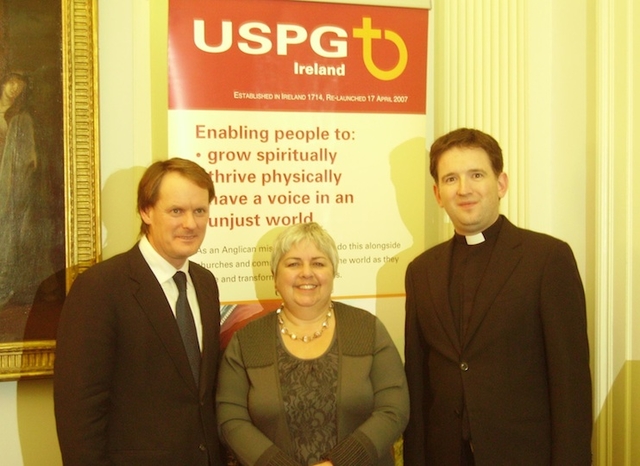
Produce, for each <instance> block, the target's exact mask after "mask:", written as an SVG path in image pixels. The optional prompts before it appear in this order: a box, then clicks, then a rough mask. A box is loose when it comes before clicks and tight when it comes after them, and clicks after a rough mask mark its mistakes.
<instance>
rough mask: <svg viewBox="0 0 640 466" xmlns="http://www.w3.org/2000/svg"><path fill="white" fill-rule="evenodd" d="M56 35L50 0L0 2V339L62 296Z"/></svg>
mask: <svg viewBox="0 0 640 466" xmlns="http://www.w3.org/2000/svg"><path fill="white" fill-rule="evenodd" d="M61 34H62V18H61V5H60V4H58V3H56V2H50V1H44V2H43V1H39V0H4V1H2V3H1V4H0V76H1V77H0V316H1V319H0V342H9V341H19V340H23V339H24V331H25V330H26V328H25V326H26V317H27V316H28V315H29V312H30V309H31V308H32V307H33V306H41V307H43V309H44V308H47V307H51V310H52V311H53V312H55V308H56V307H59V303H60V291H61V290H62V297H64V286H63V287H62V288H60V286H59V285H58V284H57V283H56V280H55V279H52V277H55V275H56V274H55V272H56V271H59V270H64V268H65V256H64V244H65V238H64V214H65V210H64V140H63V137H64V125H63V121H64V120H63V105H62V48H61ZM63 283H64V282H63ZM47 285H49V289H47V288H46V287H47ZM35 299H37V300H38V302H37V303H34V300H35ZM34 330H35V329H34ZM42 330H44V329H42ZM49 330H52V329H49ZM33 337H34V338H39V339H40V338H41V339H48V338H52V337H53V335H50V334H49V335H48V334H47V331H46V330H45V331H43V332H42V334H41V335H38V334H37V333H35V334H34V335H33Z"/></svg>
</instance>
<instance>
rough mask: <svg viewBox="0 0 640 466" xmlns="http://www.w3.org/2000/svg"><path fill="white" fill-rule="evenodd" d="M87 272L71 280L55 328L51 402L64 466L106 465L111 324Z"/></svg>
mask: <svg viewBox="0 0 640 466" xmlns="http://www.w3.org/2000/svg"><path fill="white" fill-rule="evenodd" d="M91 272H92V271H87V272H85V273H83V274H82V275H80V276H79V277H78V278H77V279H76V280H75V282H74V284H73V286H72V288H71V290H70V292H69V294H68V296H67V298H66V300H65V304H64V306H63V310H62V314H61V318H60V323H59V327H58V336H57V338H58V340H57V347H56V360H55V370H54V403H55V405H54V406H55V415H56V426H57V433H58V440H59V443H60V450H61V453H62V459H63V462H64V464H65V465H66V466H75V465H77V466H84V465H89V464H90V465H92V466H99V465H108V464H110V463H109V460H108V456H107V412H108V405H109V384H110V380H111V378H112V371H113V364H114V360H115V352H116V348H115V324H114V314H113V312H112V310H111V309H110V305H109V296H107V293H105V291H104V290H105V287H104V286H101V285H100V284H99V283H98V274H95V273H91Z"/></svg>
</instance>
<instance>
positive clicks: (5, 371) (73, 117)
mask: <svg viewBox="0 0 640 466" xmlns="http://www.w3.org/2000/svg"><path fill="white" fill-rule="evenodd" d="M96 1H97V0H60V8H61V19H62V20H61V23H62V24H61V29H62V30H61V32H60V37H61V52H62V53H61V56H62V60H61V64H62V65H61V68H62V70H61V71H62V88H63V89H62V105H63V107H64V108H63V109H62V115H63V122H62V124H63V133H64V136H63V139H64V141H63V146H64V155H63V157H64V196H65V199H64V211H65V212H64V216H65V218H64V238H65V239H64V242H65V244H64V249H65V252H64V254H65V270H64V282H65V283H64V288H65V289H64V293H65V294H66V292H67V291H68V290H69V287H70V285H71V283H72V282H73V280H74V279H75V277H77V275H78V274H79V273H80V272H82V271H83V270H85V269H86V268H88V267H90V266H91V265H93V264H94V263H95V262H97V260H98V259H99V257H100V241H101V240H100V238H101V235H100V214H99V195H100V178H99V158H98V155H99V151H98V128H99V127H98V91H97V90H98V86H97V80H98V73H97V65H98V61H97V21H96V16H97V5H96ZM56 324H57V321H56V322H55V323H53V324H52V325H56ZM55 346H56V345H55V334H54V335H53V336H52V339H47V340H23V341H19V342H11V343H0V381H4V380H17V379H21V378H35V377H47V376H51V375H52V374H53V363H54V359H55Z"/></svg>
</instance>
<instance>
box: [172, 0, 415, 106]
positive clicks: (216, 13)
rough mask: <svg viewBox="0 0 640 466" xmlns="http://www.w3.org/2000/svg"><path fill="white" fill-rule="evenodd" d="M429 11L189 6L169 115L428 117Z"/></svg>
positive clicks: (179, 27) (176, 43)
mask: <svg viewBox="0 0 640 466" xmlns="http://www.w3.org/2000/svg"><path fill="white" fill-rule="evenodd" d="M427 15H428V10H424V9H412V8H391V7H374V6H359V5H342V4H338V5H336V4H332V5H331V7H330V8H328V7H327V5H326V4H323V3H313V2H311V3H310V2H298V1H290V0H280V1H270V2H264V1H263V0H182V1H180V2H175V4H174V5H173V6H172V14H171V17H170V20H169V37H170V40H169V109H215V110H263V111H264V110H274V111H278V110H281V111H314V112H315V111H329V112H367V113H371V112H374V113H407V114H411V113H415V114H424V113H426V67H425V63H426V56H427V34H426V33H425V31H426V30H427V23H428V16H427Z"/></svg>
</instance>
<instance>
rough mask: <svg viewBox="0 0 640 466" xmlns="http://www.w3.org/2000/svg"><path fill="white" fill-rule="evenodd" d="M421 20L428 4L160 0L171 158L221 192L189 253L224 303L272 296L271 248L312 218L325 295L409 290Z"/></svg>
mask: <svg viewBox="0 0 640 466" xmlns="http://www.w3.org/2000/svg"><path fill="white" fill-rule="evenodd" d="M427 26H428V10H427V9H424V8H397V7H385V6H364V5H353V4H337V3H322V2H303V1H292V0H171V1H170V2H169V60H168V62H169V116H168V121H169V153H170V155H171V156H180V157H184V158H189V159H192V160H194V161H196V162H197V163H199V164H200V165H201V166H203V167H204V168H205V169H206V170H207V171H208V172H209V173H210V174H211V177H212V179H213V181H214V183H215V187H216V199H215V200H214V202H213V203H212V206H211V213H210V219H209V231H208V233H207V239H206V240H205V243H204V244H203V245H202V248H201V250H200V252H199V254H198V255H197V256H195V257H194V259H195V260H196V261H197V262H199V263H201V264H203V265H204V266H206V267H208V268H210V269H211V270H212V271H213V272H214V274H215V275H216V277H217V279H218V284H219V287H220V292H221V298H222V299H223V301H224V302H225V303H226V304H227V305H228V306H227V309H233V310H236V309H237V308H236V305H237V304H242V305H243V306H244V307H243V309H245V312H246V313H249V314H250V313H252V312H256V311H260V309H263V308H266V307H268V306H269V305H270V304H267V303H269V302H270V301H271V300H274V299H276V296H275V294H274V290H273V283H272V280H271V273H270V269H269V265H268V263H269V258H270V252H271V243H272V241H273V239H274V238H275V236H276V235H277V233H278V232H279V231H281V229H282V228H283V227H285V226H287V225H291V224H293V223H297V222H305V221H316V222H318V223H320V224H321V225H322V226H323V227H325V228H326V229H327V230H328V231H329V233H330V234H331V235H332V236H333V238H334V239H335V241H336V243H337V244H338V249H339V252H340V264H339V269H338V274H339V275H338V278H337V279H336V281H335V290H334V297H336V298H343V299H347V300H349V299H355V300H358V299H369V300H371V299H376V298H378V297H384V296H397V295H401V294H402V293H403V291H404V288H403V277H404V270H405V268H406V265H407V263H408V261H409V260H410V259H411V258H412V257H414V256H415V255H417V253H419V252H420V251H421V250H422V248H423V247H424V233H423V231H422V230H423V228H424V198H425V188H424V186H425V179H426V168H425V139H426V137H427V136H428V135H430V132H431V129H430V128H428V127H427V108H428V107H427V95H426V94H427ZM361 307H367V306H362V305H361ZM368 307H371V306H368ZM267 310H271V309H267ZM371 310H372V311H373V309H371Z"/></svg>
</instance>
